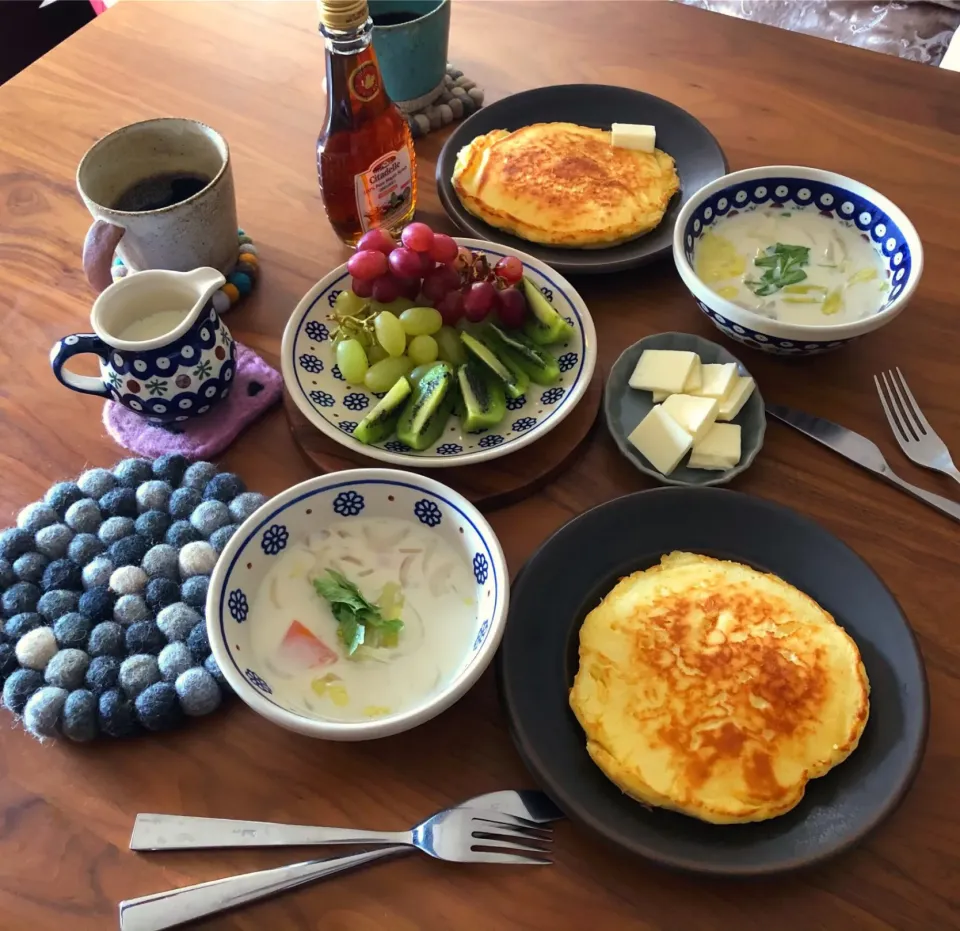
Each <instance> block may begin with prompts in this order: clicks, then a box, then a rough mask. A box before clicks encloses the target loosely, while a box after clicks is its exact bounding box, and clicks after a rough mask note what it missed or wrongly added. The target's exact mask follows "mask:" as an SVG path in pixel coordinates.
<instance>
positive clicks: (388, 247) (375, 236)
mask: <svg viewBox="0 0 960 931" xmlns="http://www.w3.org/2000/svg"><path fill="white" fill-rule="evenodd" d="M396 248H397V244H396V243H395V242H394V241H393V237H392V236H391V235H390V234H389V233H388V232H387V231H386V230H370V232H369V233H364V234H363V235H362V236H361V237H360V242H358V243H357V251H358V252H362V251H365V250H371V251H373V252H382V253H383V254H384V255H389V254H390V253H391V252H393V250H394V249H396Z"/></svg>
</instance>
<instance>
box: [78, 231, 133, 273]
mask: <svg viewBox="0 0 960 931" xmlns="http://www.w3.org/2000/svg"><path fill="white" fill-rule="evenodd" d="M125 232H126V230H125V229H124V228H123V227H122V226H114V225H113V224H112V223H107V221H106V220H94V221H93V223H92V224H91V226H90V229H88V230H87V235H86V238H85V239H84V240H83V272H84V274H85V275H86V276H87V281H88V282H89V283H90V287H92V288H93V289H94V290H95V291H103V290H105V289H106V288H108V287H110V285H111V284H112V283H113V278H112V277H111V275H110V266H111V265H112V264H113V253H114V252H116V251H117V246H118V245H119V243H120V240H121V239H122V238H123V234H124V233H125Z"/></svg>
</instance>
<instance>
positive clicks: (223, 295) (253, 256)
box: [110, 230, 260, 314]
mask: <svg viewBox="0 0 960 931" xmlns="http://www.w3.org/2000/svg"><path fill="white" fill-rule="evenodd" d="M237 240H238V243H239V248H238V249H237V264H236V265H234V266H233V268H232V269H231V270H230V272H229V273H228V274H227V283H226V284H225V285H224V286H223V287H222V288H220V290H219V291H217V293H216V294H214V295H213V306H214V308H216V311H217V313H218V314H225V313H226V312H227V311H228V310H230V308H232V307H233V306H234V304H236V303H237V302H238V301H239V300H240V298H241V297H246V295H248V294H249V293H250V292H251V291H252V290H253V288H254V286H255V285H256V283H257V276H258V275H259V274H260V259H259V257H258V256H257V247H256V246H255V245H254V243H253V240H252V239H251V238H250V237H249V236H248V235H247V234H246V233H245V232H244V231H243V230H237ZM128 271H129V269H128V268H127V266H126V265H124V264H123V259H121V258H120V257H119V256H117V257H116V258H115V259H114V260H113V266H112V267H111V269H110V274H111V275H112V276H113V280H114V281H119V280H120V279H121V278H123V277H124V276H125V275H126V274H127V272H128Z"/></svg>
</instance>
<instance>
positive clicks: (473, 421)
mask: <svg viewBox="0 0 960 931" xmlns="http://www.w3.org/2000/svg"><path fill="white" fill-rule="evenodd" d="M457 383H458V385H459V386H460V397H461V398H463V413H462V414H461V420H462V421H463V429H464V430H466V431H467V432H468V433H473V432H474V431H475V430H489V429H490V428H491V427H495V426H496V425H497V424H498V423H500V421H501V420H503V418H504V417H505V416H506V413H507V399H506V396H505V395H504V390H503V383H502V382H501V381H500V380H499V379H498V378H496V377H495V376H494V375H493V374H492V373H491V372H488V371H487V370H486V369H484V368H483V366H482V365H480V363H479V362H475V361H470V362H468V363H467V364H466V365H461V366H460V368H459V369H457Z"/></svg>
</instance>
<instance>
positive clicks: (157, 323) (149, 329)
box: [117, 310, 190, 343]
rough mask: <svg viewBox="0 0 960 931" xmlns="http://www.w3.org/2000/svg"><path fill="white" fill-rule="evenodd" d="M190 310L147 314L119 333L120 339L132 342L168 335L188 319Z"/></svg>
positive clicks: (161, 311)
mask: <svg viewBox="0 0 960 931" xmlns="http://www.w3.org/2000/svg"><path fill="white" fill-rule="evenodd" d="M189 313H190V311H189V310H160V311H157V313H155V314H147V316H146V317H141V318H140V319H139V320H134V321H133V323H130V324H128V325H127V326H126V327H124V328H123V329H122V330H121V331H120V332H119V333H118V334H117V338H118V339H123V340H127V341H128V342H131V343H139V342H143V341H144V340H148V339H156V338H157V337H158V336H166V334H167V333H169V332H171V331H172V330H175V329H176V328H177V327H178V326H180V324H181V323H183V321H184V320H185V319H186V317H187V314H189Z"/></svg>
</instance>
